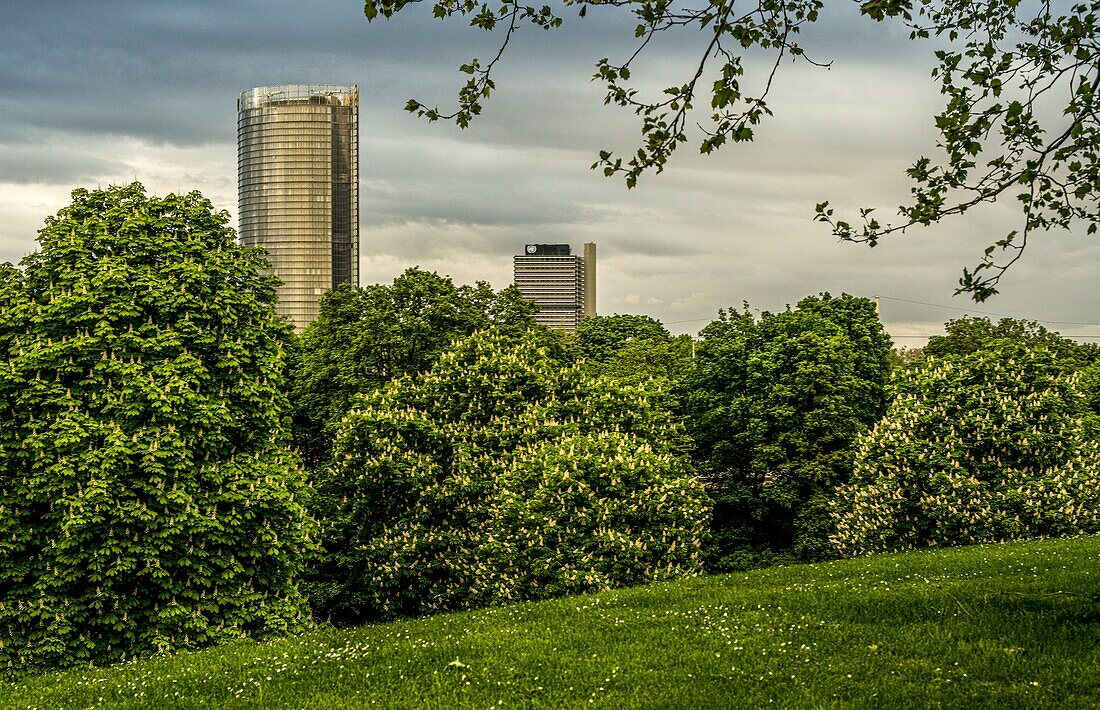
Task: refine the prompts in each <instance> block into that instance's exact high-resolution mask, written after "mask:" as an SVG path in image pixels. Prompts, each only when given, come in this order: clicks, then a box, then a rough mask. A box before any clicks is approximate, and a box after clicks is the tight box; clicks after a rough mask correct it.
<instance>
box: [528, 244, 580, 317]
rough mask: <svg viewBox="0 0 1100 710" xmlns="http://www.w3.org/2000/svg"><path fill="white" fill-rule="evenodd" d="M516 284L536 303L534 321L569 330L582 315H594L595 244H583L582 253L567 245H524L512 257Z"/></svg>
mask: <svg viewBox="0 0 1100 710" xmlns="http://www.w3.org/2000/svg"><path fill="white" fill-rule="evenodd" d="M513 269H514V271H513V274H514V277H515V283H516V286H517V287H519V290H520V293H522V294H523V297H524V298H527V299H529V300H532V301H534V302H535V304H536V305H537V306H538V308H539V310H538V313H536V314H535V320H536V321H538V322H539V323H542V324H543V325H547V326H550V327H551V328H554V329H556V330H564V331H567V332H572V331H574V330H576V329H577V324H578V323H580V321H581V320H582V319H583V318H591V317H592V316H594V315H596V245H595V244H594V243H592V242H589V243H587V244H585V245H584V255H583V256H580V255H576V254H571V253H570V249H569V245H568V244H528V245H527V246H526V247H524V253H523V254H520V255H517V256H515V257H514V258H513Z"/></svg>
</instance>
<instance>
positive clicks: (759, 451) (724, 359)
mask: <svg viewBox="0 0 1100 710" xmlns="http://www.w3.org/2000/svg"><path fill="white" fill-rule="evenodd" d="M702 336H703V341H702V343H700V344H699V347H698V357H697V358H696V360H695V367H694V369H693V371H692V374H691V377H690V379H689V380H688V382H687V383H686V384H685V385H684V388H685V394H684V409H685V414H686V423H687V427H688V433H689V434H690V435H691V437H692V439H693V440H694V442H695V447H696V448H695V457H696V461H697V464H698V467H699V468H700V470H701V471H702V472H703V474H704V475H705V476H707V477H708V478H710V479H711V480H712V481H713V485H714V488H713V490H715V491H716V492H715V493H714V495H715V498H716V501H717V507H716V509H715V528H716V536H717V539H716V543H717V545H718V547H719V553H718V554H720V555H721V556H725V557H730V559H731V561H732V559H733V557H731V555H734V554H736V556H739V557H744V558H746V559H747V557H746V555H749V556H751V554H754V553H756V552H761V551H763V552H769V551H771V552H776V551H785V550H790V549H792V548H794V550H795V552H796V554H798V555H799V556H801V557H814V556H816V555H819V554H821V552H822V546H823V544H824V542H825V540H824V532H823V531H822V530H819V529H818V523H819V521H820V519H821V518H822V516H821V515H820V513H821V511H820V510H819V508H820V501H819V500H818V499H819V498H820V497H821V496H823V495H824V494H825V493H827V492H829V491H831V490H832V489H833V488H834V487H835V486H836V485H838V484H840V483H843V482H844V481H846V480H847V478H848V476H849V475H850V473H851V468H852V456H853V453H854V448H853V447H854V445H855V442H856V439H857V437H858V436H859V435H860V434H862V433H863V432H864V431H866V430H867V429H868V428H869V427H870V426H871V425H872V424H874V422H875V421H876V420H877V419H878V418H879V417H880V416H881V415H882V412H883V411H884V409H885V405H886V396H885V383H886V376H887V370H888V367H889V359H888V357H889V352H890V341H889V338H888V337H887V336H886V333H885V331H884V330H883V329H882V324H881V323H880V322H879V320H878V316H877V315H876V314H875V308H874V304H872V303H871V302H870V301H868V300H867V299H862V298H854V297H852V296H847V295H844V296H840V297H832V296H830V295H828V294H823V295H821V296H812V297H808V298H805V299H803V300H801V301H799V302H798V304H797V306H796V308H794V309H789V310H786V311H781V312H779V313H769V312H764V313H761V314H760V316H759V317H755V316H754V315H753V314H752V313H750V312H749V311H748V308H747V305H746V309H745V310H744V311H743V312H738V311H729V312H722V313H721V314H720V317H719V318H718V320H715V321H714V322H712V323H711V324H710V325H708V326H707V327H706V328H704V329H703V331H702ZM722 566H723V565H722V563H719V567H722Z"/></svg>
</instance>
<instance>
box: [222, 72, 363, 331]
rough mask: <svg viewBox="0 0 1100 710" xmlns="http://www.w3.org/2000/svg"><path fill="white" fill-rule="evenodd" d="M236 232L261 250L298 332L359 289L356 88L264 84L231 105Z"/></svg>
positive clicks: (282, 309) (285, 311)
mask: <svg viewBox="0 0 1100 710" xmlns="http://www.w3.org/2000/svg"><path fill="white" fill-rule="evenodd" d="M237 190H238V192H237V197H238V225H239V228H238V232H239V234H240V239H241V243H242V244H244V245H245V246H256V247H263V248H264V249H266V250H267V252H268V259H270V260H271V265H272V268H273V270H274V272H275V274H276V275H277V276H278V277H279V278H280V279H282V281H283V285H282V286H280V287H279V290H278V292H279V305H278V308H277V310H278V311H279V313H281V314H284V315H287V316H289V317H290V319H291V321H292V322H293V323H294V325H295V327H296V328H297V329H298V330H301V329H302V328H305V327H306V326H307V325H309V324H310V323H312V322H313V321H314V320H315V319H316V318H317V315H318V313H319V308H318V304H319V301H320V298H321V294H323V293H324V292H325V291H328V290H329V289H331V288H333V287H334V286H336V285H338V284H342V283H353V284H358V283H359V87H358V86H327V85H315V84H286V85H282V86H261V87H257V88H255V89H249V90H248V91H244V92H242V93H241V94H240V96H239V97H238V98H237Z"/></svg>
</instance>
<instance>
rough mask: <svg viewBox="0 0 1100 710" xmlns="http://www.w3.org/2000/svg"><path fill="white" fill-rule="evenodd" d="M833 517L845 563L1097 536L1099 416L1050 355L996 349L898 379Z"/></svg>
mask: <svg viewBox="0 0 1100 710" xmlns="http://www.w3.org/2000/svg"><path fill="white" fill-rule="evenodd" d="M893 387H894V390H895V397H894V400H893V403H892V404H891V406H890V408H889V410H888V412H887V413H886V416H885V417H884V418H883V419H882V420H881V421H880V422H879V423H878V424H877V425H876V426H875V428H874V429H873V430H872V431H871V432H870V434H868V435H867V436H866V437H865V438H864V439H863V440H862V441H861V443H860V446H859V449H858V452H857V454H856V465H855V473H854V475H853V477H852V480H851V482H850V483H849V484H848V485H846V486H843V487H841V488H840V490H839V491H838V497H837V500H836V503H835V506H834V509H833V511H832V518H833V523H834V526H835V528H834V531H833V534H832V542H833V543H834V545H835V546H836V547H837V549H838V550H839V551H840V552H842V553H844V554H848V555H851V554H861V553H870V552H883V551H888V550H902V549H911V548H917V547H925V546H933V545H963V544H970V543H980V542H994V541H1001V540H1007V539H1021V538H1029V537H1037V536H1045V535H1065V534H1073V533H1086V532H1096V531H1098V530H1100V447H1098V445H1097V441H1096V439H1095V435H1096V426H1095V417H1094V415H1093V414H1091V413H1090V412H1089V410H1088V403H1087V400H1086V398H1085V396H1084V395H1083V393H1082V392H1081V389H1080V388H1079V386H1078V376H1077V375H1075V374H1066V373H1065V372H1064V369H1063V368H1062V367H1061V364H1060V363H1059V361H1058V359H1057V357H1056V355H1055V354H1054V353H1052V352H1050V351H1048V350H1046V349H1045V348H1037V349H1028V348H1024V347H1016V346H1012V345H1011V344H1009V343H1007V342H1004V343H1001V344H1000V345H999V346H998V347H996V348H992V349H985V350H978V351H975V352H973V353H972V354H970V355H965V356H959V357H956V358H950V359H944V360H940V359H935V358H932V359H929V360H928V361H926V362H923V363H918V364H916V365H914V366H913V367H911V368H910V369H908V370H906V371H903V372H901V373H898V374H897V375H896V380H895V383H894V385H893Z"/></svg>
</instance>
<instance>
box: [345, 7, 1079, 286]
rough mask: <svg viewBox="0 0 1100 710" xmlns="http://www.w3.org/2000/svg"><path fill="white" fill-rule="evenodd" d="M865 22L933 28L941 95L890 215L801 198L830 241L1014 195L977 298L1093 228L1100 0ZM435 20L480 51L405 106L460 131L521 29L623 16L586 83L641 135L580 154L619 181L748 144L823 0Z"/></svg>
mask: <svg viewBox="0 0 1100 710" xmlns="http://www.w3.org/2000/svg"><path fill="white" fill-rule="evenodd" d="M420 1H421V0H366V2H365V3H364V12H365V14H366V18H367V20H368V21H371V20H374V19H375V18H377V17H384V18H390V17H393V15H395V14H396V13H398V12H400V11H401V10H403V9H405V8H406V7H408V6H410V5H415V4H418V3H419V2H420ZM855 1H856V4H858V6H859V11H860V13H861V14H862V15H863V16H864V17H866V18H868V19H869V20H872V21H875V22H885V21H893V22H901V23H904V25H905V26H906V27H907V28H908V29H909V32H910V39H912V40H926V39H933V40H934V41H933V43H932V46H933V47H934V48H933V49H932V52H933V53H934V56H935V60H936V64H937V66H936V67H935V69H934V70H933V72H932V78H933V80H934V81H935V82H936V83H937V84H938V86H939V89H940V92H941V94H942V95H943V96H944V108H943V110H942V111H941V112H940V113H938V114H937V115H936V116H935V117H934V120H935V125H936V128H937V130H938V131H939V139H938V142H937V146H936V147H937V148H938V149H939V151H940V155H939V157H937V158H930V157H924V156H922V157H919V158H916V159H915V161H914V163H913V164H912V165H911V166H910V167H909V169H908V170H907V174H908V176H909V177H910V178H911V180H912V183H913V187H912V200H911V201H910V202H909V203H908V204H905V205H902V206H901V207H899V208H898V215H899V218H898V220H897V221H894V222H891V221H880V220H879V218H878V217H877V216H875V215H874V214H872V213H873V212H874V209H873V208H864V209H861V210H860V214H859V217H858V218H857V219H851V218H850V219H843V218H841V217H838V216H836V215H835V214H834V211H833V208H831V207H830V206H829V203H828V202H827V201H826V202H822V203H819V204H818V205H817V209H816V212H817V219H818V220H819V221H821V222H824V223H827V224H828V225H829V226H830V228H831V229H832V232H833V234H835V235H836V236H838V237H839V238H841V239H843V240H848V241H856V242H864V243H867V244H869V245H871V246H874V245H875V244H876V243H877V242H878V241H879V240H880V239H881V238H883V237H885V236H887V235H890V234H893V233H897V232H901V231H904V230H906V229H908V228H911V227H915V226H927V225H930V224H932V223H935V222H939V221H940V220H942V219H944V218H947V217H952V216H957V215H961V214H963V213H965V212H968V211H969V210H971V209H972V208H975V207H978V206H980V205H983V204H988V203H992V202H996V201H997V200H999V199H1008V200H1013V201H1016V202H1018V203H1019V205H1020V208H1021V214H1020V218H1019V224H1018V226H1017V228H1016V229H1013V230H1011V231H1009V232H1008V233H1006V234H1004V235H1002V236H1000V237H999V238H997V239H995V240H991V241H992V243H990V244H989V246H988V247H987V248H986V249H985V251H984V252H983V255H982V257H981V259H980V261H978V262H977V263H976V265H975V266H973V267H972V268H967V269H964V270H963V274H962V277H961V278H960V280H959V289H958V290H959V291H960V292H965V293H969V294H970V295H971V296H972V297H973V298H974V299H975V300H978V301H981V300H984V299H986V298H988V297H989V296H991V295H993V294H994V293H996V292H997V284H998V282H999V280H1000V278H1001V276H1002V274H1003V273H1004V272H1005V270H1006V269H1008V268H1009V267H1010V266H1011V265H1012V264H1013V263H1014V262H1015V261H1016V260H1017V259H1019V258H1020V256H1021V254H1022V253H1023V251H1024V249H1025V247H1026V246H1027V243H1028V240H1029V239H1030V238H1031V237H1032V236H1033V235H1034V234H1035V233H1036V232H1041V231H1047V230H1051V229H1056V228H1058V229H1071V228H1073V227H1075V226H1080V227H1081V228H1083V229H1086V230H1087V232H1088V233H1089V234H1094V233H1095V232H1096V230H1097V224H1098V223H1100V166H1098V161H1097V152H1098V151H1100V42H1098V39H1097V38H1098V34H1100V32H1098V30H1100V2H1098V1H1097V0H1089V1H1081V2H1075V3H1059V4H1057V5H1056V4H1054V3H1049V2H1024V1H1023V0H988V1H983V2H979V1H978V0H855ZM430 4H431V6H432V12H433V14H434V15H435V16H436V17H437V18H441V19H448V18H451V17H454V16H458V17H462V18H466V19H467V21H468V22H469V24H470V25H472V26H474V27H478V28H481V29H484V30H489V31H493V30H499V31H500V32H501V33H502V35H503V36H502V38H501V41H500V43H499V48H498V50H497V51H496V52H495V54H494V56H493V58H492V59H491V60H489V61H487V62H482V61H480V60H479V59H476V58H474V59H471V60H470V61H469V62H467V63H465V64H463V65H462V66H461V67H460V70H461V71H462V72H464V73H466V74H468V75H469V76H470V78H469V80H468V81H467V82H466V84H465V85H463V86H462V87H461V88H460V89H459V92H458V105H457V108H456V109H455V110H454V111H451V112H447V111H443V110H441V109H439V108H438V107H437V106H429V105H427V104H425V103H423V102H421V101H419V100H415V99H413V100H410V101H409V102H408V104H407V105H406V109H407V110H408V111H411V112H414V113H416V114H417V115H419V116H422V117H424V118H426V119H427V120H429V121H436V120H452V121H455V122H456V123H457V124H458V125H459V126H461V127H466V126H468V125H469V123H470V122H471V121H472V120H473V118H474V117H475V116H477V115H478V114H480V113H481V111H482V108H483V106H482V104H483V102H484V101H485V100H486V99H487V98H488V97H489V96H490V94H491V92H492V91H493V90H494V89H495V88H496V84H495V83H494V80H493V72H494V70H495V68H496V67H497V65H498V64H499V62H500V61H501V59H502V57H503V55H504V52H505V49H506V48H507V47H508V45H509V44H510V43H511V42H512V41H513V40H514V37H515V35H516V33H517V32H518V31H519V29H520V27H521V26H522V25H524V24H529V25H532V26H534V27H537V28H540V29H543V30H551V29H554V28H557V27H560V26H561V25H562V24H563V22H564V11H565V10H570V9H574V8H575V9H576V10H577V14H578V15H579V16H580V17H581V18H583V17H585V15H586V14H587V13H588V11H589V10H590V9H591V10H592V11H593V12H597V11H602V12H626V13H631V14H633V15H634V16H635V18H636V20H637V22H636V25H635V28H634V36H635V38H636V48H635V49H634V51H633V52H630V53H629V54H628V55H627V56H625V57H624V58H621V59H614V60H613V59H610V58H607V57H604V58H601V59H599V60H598V61H596V65H595V66H596V73H595V76H594V77H593V79H594V80H595V81H599V82H602V83H604V84H605V85H606V94H605V98H604V103H607V104H613V105H615V106H618V107H621V108H623V109H626V110H628V111H631V112H633V113H635V114H637V115H638V117H639V118H640V120H641V141H640V145H639V147H638V148H637V150H636V152H634V154H633V155H629V156H620V155H616V154H614V153H612V152H611V151H608V150H601V151H600V153H599V157H598V159H597V161H596V162H595V163H594V164H593V165H592V167H593V168H594V169H600V170H602V171H603V172H604V174H605V175H608V176H616V175H621V176H624V177H625V180H626V184H627V186H628V187H633V186H634V185H635V184H636V183H637V180H638V179H639V177H640V176H641V175H643V174H644V173H646V172H647V171H655V172H661V171H662V170H663V169H664V166H665V164H666V163H667V161H668V160H669V158H670V157H671V156H672V154H673V153H674V152H675V150H676V149H677V147H678V146H679V145H681V144H683V143H685V142H687V141H688V135H689V132H690V131H691V130H692V126H696V127H697V128H698V134H697V135H698V138H697V139H698V141H699V142H698V146H699V150H700V152H702V153H711V152H713V151H715V150H717V149H719V148H721V147H722V146H723V145H725V144H726V143H739V142H745V141H751V140H753V138H754V136H755V131H756V128H757V126H758V125H759V124H760V123H761V122H762V121H763V120H764V119H765V118H766V117H768V116H770V115H771V113H772V108H771V105H770V104H769V101H768V95H769V93H770V90H771V87H772V84H773V80H774V79H775V78H776V76H777V73H778V71H779V67H780V66H781V65H782V63H783V61H784V60H785V59H790V60H795V61H805V62H809V63H811V64H815V65H819V66H824V65H827V64H828V61H827V59H825V58H812V57H809V56H807V54H806V52H805V51H804V49H803V47H802V45H801V44H800V43H799V40H800V38H801V37H802V35H803V32H804V31H805V32H809V31H810V30H812V28H813V25H814V23H816V22H817V21H818V20H819V19H820V17H821V15H822V13H825V12H828V11H829V9H830V8H826V3H825V2H824V0H752V1H749V2H744V1H738V0H713V1H712V2H709V3H700V4H694V5H693V4H684V3H680V2H676V1H675V0H611V1H607V0H562V2H561V3H560V6H559V7H557V8H555V7H553V6H551V5H549V4H546V5H528V4H527V3H526V2H525V1H524V0H501V2H500V3H496V4H492V5H489V4H484V3H477V2H472V1H470V0H431V2H430ZM674 32H680V33H690V34H691V36H693V37H697V38H698V39H697V45H696V46H697V49H696V53H695V56H696V58H697V61H696V62H694V63H693V66H692V68H691V69H689V70H687V71H686V72H685V74H684V75H683V76H682V77H680V79H681V80H680V81H676V82H675V83H673V84H672V85H671V86H668V87H667V88H666V89H664V91H663V92H661V93H659V94H657V95H654V96H648V95H645V94H643V92H641V91H640V90H639V89H638V88H636V87H635V85H634V84H633V83H632V82H633V81H634V80H635V77H634V76H633V74H632V70H633V65H634V63H635V61H636V60H637V58H638V57H639V56H640V55H642V54H643V53H644V52H645V51H646V48H647V47H648V46H649V45H650V43H651V41H652V40H653V39H654V37H655V36H657V35H659V34H661V33H674ZM754 53H759V54H762V55H763V56H764V58H765V59H766V62H765V63H766V68H765V70H764V75H763V76H761V77H757V81H756V82H755V85H756V86H757V87H758V88H756V89H749V88H746V87H747V86H751V85H752V82H750V81H748V78H747V77H746V66H747V64H749V63H747V62H746V61H745V60H746V58H747V57H749V56H750V54H754Z"/></svg>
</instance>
